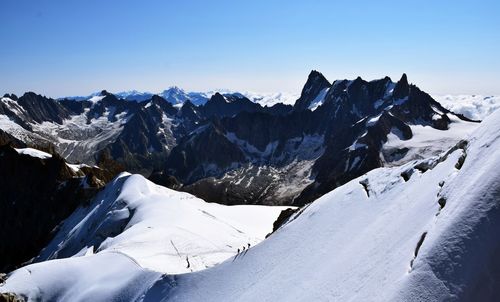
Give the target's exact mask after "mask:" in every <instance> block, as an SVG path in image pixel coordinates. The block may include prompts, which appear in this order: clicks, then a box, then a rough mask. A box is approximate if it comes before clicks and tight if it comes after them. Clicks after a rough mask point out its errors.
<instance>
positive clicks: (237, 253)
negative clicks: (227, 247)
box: [233, 249, 240, 261]
mask: <svg viewBox="0 0 500 302" xmlns="http://www.w3.org/2000/svg"><path fill="white" fill-rule="evenodd" d="M239 254H240V249H238V251H237V252H236V256H234V259H233V261H234V260H236V258H238V255H239Z"/></svg>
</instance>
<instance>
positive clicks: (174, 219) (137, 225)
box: [37, 173, 285, 274]
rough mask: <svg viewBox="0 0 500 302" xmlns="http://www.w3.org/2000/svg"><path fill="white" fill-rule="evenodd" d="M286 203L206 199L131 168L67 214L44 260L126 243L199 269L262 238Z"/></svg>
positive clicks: (132, 251)
mask: <svg viewBox="0 0 500 302" xmlns="http://www.w3.org/2000/svg"><path fill="white" fill-rule="evenodd" d="M283 209H285V208H284V207H264V206H251V205H248V206H224V205H220V204H216V203H206V202H204V201H203V200H201V199H199V198H196V197H194V196H192V195H190V194H188V193H182V192H177V191H174V190H170V189H167V188H164V187H161V186H158V185H155V184H153V183H151V182H150V181H148V180H146V179H145V178H144V177H142V176H140V175H129V174H126V173H123V174H121V175H120V176H119V177H118V178H117V179H115V180H114V181H113V182H112V183H111V184H110V185H108V186H107V188H106V189H105V190H104V191H102V192H101V193H100V194H99V195H98V196H97V197H96V198H95V199H94V201H93V202H92V204H91V205H89V206H87V207H81V208H79V209H77V211H76V212H75V213H73V214H72V215H71V216H70V217H69V218H68V219H67V220H66V221H65V222H64V224H63V226H62V227H61V229H60V230H59V232H58V234H57V236H56V237H55V239H54V240H53V241H52V242H51V243H50V244H49V245H48V246H47V247H46V248H45V249H44V250H43V251H42V253H41V255H40V257H39V258H38V259H37V261H42V260H47V259H54V258H65V257H71V256H74V255H83V254H89V253H90V254H91V253H92V252H104V251H105V252H109V251H118V252H121V253H124V254H126V255H128V256H129V257H131V258H133V259H134V260H135V261H136V262H137V263H138V264H139V265H141V266H142V267H144V268H149V269H151V270H156V271H159V272H163V273H169V274H178V273H188V272H193V271H197V270H201V269H205V268H207V267H211V266H213V265H215V264H217V263H219V262H222V261H224V260H226V259H227V258H229V257H232V256H234V255H235V254H236V252H237V249H238V248H240V249H242V248H243V246H248V244H251V245H255V244H257V243H259V242H260V241H262V240H263V239H264V237H265V236H266V235H267V234H268V233H270V232H271V231H272V224H273V222H274V221H275V220H276V218H277V217H278V215H279V213H280V211H281V210H283ZM188 263H189V267H188Z"/></svg>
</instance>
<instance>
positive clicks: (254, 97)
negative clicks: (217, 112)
mask: <svg viewBox="0 0 500 302" xmlns="http://www.w3.org/2000/svg"><path fill="white" fill-rule="evenodd" d="M216 93H220V94H222V95H226V96H239V97H246V98H248V99H249V100H251V101H252V102H254V103H257V104H260V105H261V106H268V107H272V106H273V105H276V104H285V105H293V104H294V103H295V101H296V100H297V99H298V97H299V95H298V94H294V93H287V92H273V93H259V92H252V91H243V92H239V91H234V90H229V89H215V90H209V91H202V92H196V91H186V90H184V89H182V88H180V87H177V86H172V87H169V88H167V89H165V90H163V91H161V92H159V93H157V95H159V96H161V97H162V98H164V99H165V100H167V101H168V102H170V103H172V105H177V106H180V105H182V104H183V103H184V102H186V101H187V100H190V101H191V103H193V104H195V105H197V106H200V105H203V104H205V103H206V102H207V101H208V100H209V99H210V98H211V97H212V96H213V95H214V94H216ZM99 94H100V92H95V93H92V94H90V95H89V96H68V97H63V98H60V99H61V100H62V99H71V100H76V101H84V100H88V99H90V98H91V97H93V96H98V95H99ZM114 95H116V96H117V97H119V98H121V99H124V100H127V101H135V102H144V101H147V100H149V99H150V98H151V97H152V96H153V95H155V93H152V92H143V91H138V90H129V91H120V92H117V93H114Z"/></svg>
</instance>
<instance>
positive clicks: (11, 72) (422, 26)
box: [0, 0, 500, 97]
mask: <svg viewBox="0 0 500 302" xmlns="http://www.w3.org/2000/svg"><path fill="white" fill-rule="evenodd" d="M403 2H405V3H403ZM499 2H500V1H460V0H458V1H425V0H424V1H321V0H318V1H312V0H311V1H273V0H268V1H259V0H256V1H236V0H233V1H189V0H184V1H147V0H144V1H138V0H137V1H126V0H122V1H116V0H107V1H102V0H100V1H96V0H86V1H74V0H64V1H63V0H52V1H48V0H36V1H35V0H32V1H27V0H2V1H1V2H0V20H1V21H0V22H1V23H0V41H2V43H1V45H0V93H5V92H13V93H17V94H21V93H23V92H24V91H28V90H31V91H35V92H39V93H42V94H45V95H49V96H53V97H59V96H63V95H75V94H76V95H85V94H89V93H90V92H93V91H97V90H101V89H108V90H110V91H114V92H116V91H121V90H130V89H138V90H148V91H153V92H155V91H160V90H162V89H163V88H166V87H168V86H171V85H178V86H180V87H183V88H185V89H187V90H209V89H213V88H227V89H234V90H248V91H256V92H273V91H287V92H297V91H300V89H301V88H302V85H303V84H304V82H305V80H306V78H307V75H308V73H309V71H310V70H311V69H317V70H319V71H321V72H322V73H323V74H324V75H325V76H326V77H327V78H328V79H330V80H331V81H333V80H334V79H338V78H354V77H356V76H358V75H359V76H361V77H363V78H365V79H375V78H381V77H383V76H385V75H389V76H390V77H391V78H393V79H394V80H396V79H398V78H399V77H400V76H401V74H402V73H403V72H406V73H407V74H408V77H409V80H410V81H411V82H413V83H416V84H417V85H419V86H420V87H421V88H422V89H423V90H425V91H428V92H430V93H435V94H447V93H450V94H460V93H467V94H500V59H499V54H500V18H499V17H498V16H499V15H500V3H499Z"/></svg>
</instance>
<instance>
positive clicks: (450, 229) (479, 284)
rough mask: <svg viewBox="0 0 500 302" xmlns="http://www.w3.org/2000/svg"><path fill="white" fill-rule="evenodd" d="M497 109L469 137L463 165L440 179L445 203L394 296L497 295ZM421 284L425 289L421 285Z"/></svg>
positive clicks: (499, 142) (499, 196)
mask: <svg viewBox="0 0 500 302" xmlns="http://www.w3.org/2000/svg"><path fill="white" fill-rule="evenodd" d="M498 129H500V111H498V110H497V111H496V112H495V113H493V114H492V116H491V117H489V118H487V119H486V120H485V121H484V122H483V123H482V125H481V127H480V128H479V129H478V130H477V131H475V133H474V135H473V136H472V137H471V139H470V140H469V147H468V148H467V149H466V150H467V153H466V157H465V161H464V162H463V166H462V168H461V170H460V172H459V173H458V175H457V177H456V178H455V179H454V180H453V181H448V182H445V183H444V186H443V188H442V191H441V192H440V197H441V198H443V200H444V203H443V204H445V207H444V208H443V210H442V211H441V212H440V215H439V216H438V219H436V222H435V223H434V224H433V225H432V228H430V229H429V233H428V235H427V236H426V237H425V241H424V244H423V245H422V247H421V249H420V251H419V253H418V257H417V259H416V261H415V263H414V267H413V269H412V272H411V274H409V275H407V276H405V278H402V279H401V280H400V282H401V289H400V290H399V291H398V292H397V293H396V294H395V296H394V300H395V301H410V302H412V301H430V300H447V299H450V298H451V299H456V297H457V296H458V297H460V299H461V300H462V301H495V300H497V299H498V297H499V295H500V289H499V288H500V263H499V261H498V255H499V254H498V253H499V251H500V241H499V240H498V234H499V232H500V207H499V205H500V204H499V201H500V173H499V172H498V171H500V132H499V131H498ZM422 289H424V290H422Z"/></svg>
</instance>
